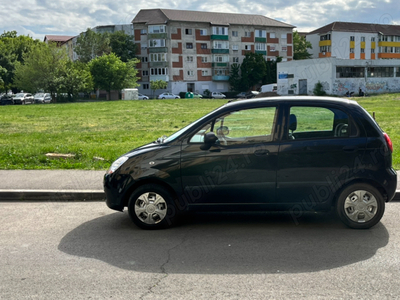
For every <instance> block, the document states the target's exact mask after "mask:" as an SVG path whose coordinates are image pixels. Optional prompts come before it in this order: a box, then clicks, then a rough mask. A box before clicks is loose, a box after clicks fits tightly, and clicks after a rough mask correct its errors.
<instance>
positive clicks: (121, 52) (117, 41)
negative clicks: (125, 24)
mask: <svg viewBox="0 0 400 300" xmlns="http://www.w3.org/2000/svg"><path fill="white" fill-rule="evenodd" d="M110 47H111V50H112V52H114V53H115V54H116V55H117V56H118V57H119V58H120V59H121V60H122V61H123V62H128V61H129V60H130V59H133V58H135V57H136V56H135V55H136V44H135V42H134V41H133V37H132V36H131V35H129V34H126V33H125V32H124V31H121V30H119V31H116V32H114V33H112V34H111V35H110Z"/></svg>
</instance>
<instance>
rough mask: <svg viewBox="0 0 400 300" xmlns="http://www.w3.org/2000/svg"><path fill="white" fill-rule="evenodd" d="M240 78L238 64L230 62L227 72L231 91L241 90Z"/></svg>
mask: <svg viewBox="0 0 400 300" xmlns="http://www.w3.org/2000/svg"><path fill="white" fill-rule="evenodd" d="M241 82H242V80H241V77H240V65H239V64H232V65H231V71H230V74H229V85H230V86H231V91H240V92H243V91H242V84H241Z"/></svg>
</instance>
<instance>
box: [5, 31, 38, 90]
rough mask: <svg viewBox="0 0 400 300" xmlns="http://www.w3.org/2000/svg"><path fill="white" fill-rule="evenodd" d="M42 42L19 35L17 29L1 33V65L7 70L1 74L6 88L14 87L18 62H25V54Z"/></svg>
mask: <svg viewBox="0 0 400 300" xmlns="http://www.w3.org/2000/svg"><path fill="white" fill-rule="evenodd" d="M40 43H43V42H40V41H39V40H34V39H32V38H31V37H29V36H24V35H20V36H17V32H16V31H8V32H4V33H3V34H1V35H0V67H2V68H3V69H5V70H6V72H4V71H2V72H1V74H0V78H1V80H2V81H3V85H4V89H6V90H8V89H10V88H12V87H14V72H15V67H16V65H17V63H23V61H24V55H25V54H26V53H28V52H29V51H30V50H31V48H32V47H33V46H34V45H37V44H40Z"/></svg>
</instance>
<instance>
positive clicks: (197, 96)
mask: <svg viewBox="0 0 400 300" xmlns="http://www.w3.org/2000/svg"><path fill="white" fill-rule="evenodd" d="M193 98H203V95H200V94H199V93H193Z"/></svg>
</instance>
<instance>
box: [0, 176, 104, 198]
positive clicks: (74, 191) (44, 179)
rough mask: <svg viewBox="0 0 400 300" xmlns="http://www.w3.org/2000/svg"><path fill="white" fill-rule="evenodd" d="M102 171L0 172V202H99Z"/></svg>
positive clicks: (101, 190) (101, 194)
mask: <svg viewBox="0 0 400 300" xmlns="http://www.w3.org/2000/svg"><path fill="white" fill-rule="evenodd" d="M104 174H105V171H82V170H0V178H1V180H0V201H19V200H27V201H102V200H104V199H105V194H104V191H103V176H104Z"/></svg>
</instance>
